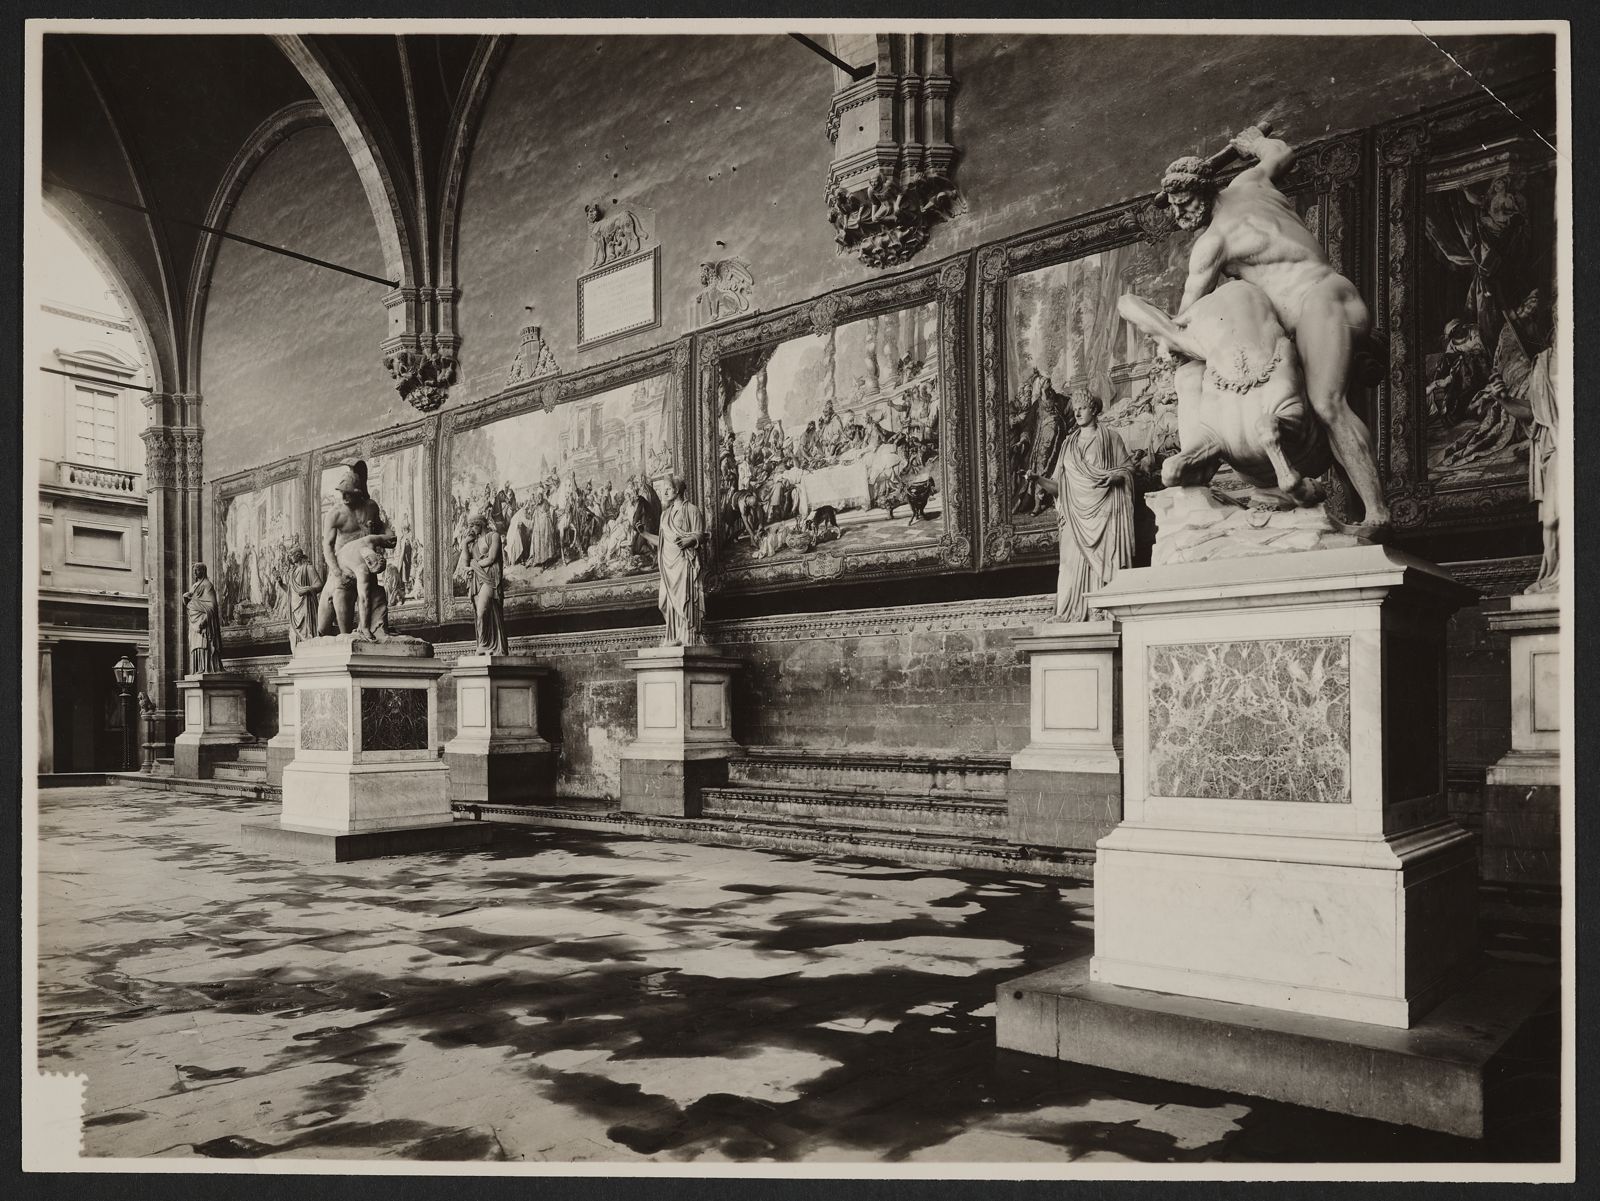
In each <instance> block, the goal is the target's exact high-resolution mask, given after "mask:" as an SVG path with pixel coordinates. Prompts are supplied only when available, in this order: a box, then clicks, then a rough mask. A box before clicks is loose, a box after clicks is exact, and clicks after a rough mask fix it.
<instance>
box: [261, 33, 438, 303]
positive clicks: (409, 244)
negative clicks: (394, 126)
mask: <svg viewBox="0 0 1600 1201" xmlns="http://www.w3.org/2000/svg"><path fill="white" fill-rule="evenodd" d="M272 40H273V41H274V42H275V43H277V46H278V49H280V50H281V51H282V52H283V54H284V56H285V57H286V58H288V60H289V62H290V63H291V64H293V66H294V68H295V70H297V71H299V72H300V74H301V76H302V77H303V78H304V79H305V81H306V83H307V84H308V85H309V86H310V88H311V91H312V93H313V94H314V95H315V96H316V98H317V100H318V102H319V103H320V104H321V106H322V110H323V112H324V113H325V114H326V115H327V117H328V119H329V121H330V122H331V123H332V125H333V128H334V129H335V131H337V132H338V134H339V138H340V140H341V141H343V142H344V146H345V151H346V152H347V153H348V154H349V155H350V161H351V162H352V163H354V164H355V168H356V175H357V176H358V177H359V178H360V180H361V188H362V191H364V192H365V193H366V196H367V207H368V208H370V209H371V210H372V219H373V221H374V222H375V223H376V225H377V227H378V245H379V247H380V248H381V249H382V251H383V266H384V271H385V273H386V274H388V275H389V277H390V278H392V279H396V280H399V281H400V285H401V287H403V288H412V287H416V286H418V284H419V281H420V279H421V276H422V273H421V272H420V271H419V270H418V269H417V261H418V255H419V252H418V246H419V245H420V244H421V239H420V238H419V237H418V236H417V232H416V230H415V228H414V224H415V223H414V221H413V220H412V214H413V211H414V208H415V206H414V205H413V204H412V197H411V191H410V185H409V184H408V183H407V182H406V181H407V173H406V171H405V170H404V169H403V168H402V167H401V165H400V164H399V161H398V158H397V156H396V155H395V153H394V150H393V148H392V147H391V146H390V145H389V144H388V140H387V139H386V138H385V137H383V136H382V135H381V134H380V132H379V129H378V126H377V125H376V123H375V122H373V121H371V120H370V119H368V117H367V114H366V111H365V109H364V106H363V105H362V103H361V101H360V99H359V97H358V96H357V94H356V92H355V90H354V88H353V87H352V86H351V85H350V84H349V83H347V82H346V81H344V80H343V79H341V78H340V76H339V75H338V73H337V72H336V71H335V70H334V69H333V67H332V65H331V64H330V63H329V62H328V61H327V59H326V58H325V56H324V55H323V53H322V52H321V51H320V50H319V49H318V48H317V47H315V46H313V45H312V44H311V42H310V41H309V40H308V39H307V38H305V37H301V36H299V35H297V34H275V35H273V39H272Z"/></svg>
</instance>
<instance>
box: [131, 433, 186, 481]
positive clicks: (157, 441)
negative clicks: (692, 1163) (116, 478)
mask: <svg viewBox="0 0 1600 1201" xmlns="http://www.w3.org/2000/svg"><path fill="white" fill-rule="evenodd" d="M139 437H140V438H141V439H143V441H144V478H145V487H146V488H171V487H172V486H173V485H174V484H175V483H176V482H177V475H178V448H177V441H178V439H177V431H176V430H174V429H171V428H169V427H168V426H165V425H152V426H148V427H146V428H145V429H144V430H143V431H142V432H141V433H140V435H139Z"/></svg>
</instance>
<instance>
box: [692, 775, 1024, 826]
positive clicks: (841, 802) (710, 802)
mask: <svg viewBox="0 0 1600 1201" xmlns="http://www.w3.org/2000/svg"><path fill="white" fill-rule="evenodd" d="M704 796H705V816H707V817H716V818H727V819H730V820H731V819H741V818H749V819H754V820H757V821H766V820H776V821H781V822H785V823H795V822H809V823H813V824H820V825H837V824H844V825H848V826H852V827H859V828H863V829H876V830H882V831H885V832H891V833H893V832H901V833H903V832H906V831H914V832H918V833H930V834H980V835H984V836H986V837H1003V836H1004V835H1005V833H1006V805H1005V802H1004V801H1003V800H975V799H971V798H970V797H961V798H959V799H952V798H948V797H940V796H937V795H925V796H920V797H907V796H870V795H867V794H864V793H855V792H843V791H832V790H822V789H801V788H792V787H776V786H766V787H748V786H746V787H734V786H731V785H730V786H729V787H726V788H708V789H706V790H705V794H704Z"/></svg>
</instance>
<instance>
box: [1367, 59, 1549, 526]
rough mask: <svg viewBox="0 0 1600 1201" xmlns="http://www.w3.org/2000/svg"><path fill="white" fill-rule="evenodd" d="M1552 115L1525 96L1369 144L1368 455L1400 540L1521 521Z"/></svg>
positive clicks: (1541, 381)
mask: <svg viewBox="0 0 1600 1201" xmlns="http://www.w3.org/2000/svg"><path fill="white" fill-rule="evenodd" d="M1502 100H1503V103H1502ZM1552 105H1553V99H1552V96H1551V94H1550V92H1549V89H1548V87H1547V86H1532V85H1530V86H1524V87H1521V88H1516V89H1512V90H1510V91H1508V92H1507V94H1506V95H1505V96H1504V97H1503V98H1491V97H1484V98H1483V99H1482V100H1481V101H1473V102H1470V103H1466V104H1461V105H1456V106H1453V107H1451V108H1449V109H1446V110H1443V111H1440V112H1437V113H1435V114H1433V115H1431V116H1427V117H1419V118H1416V119H1414V120H1411V121H1406V122H1401V123H1397V124H1395V125H1392V126H1388V127H1386V128H1384V129H1381V130H1380V131H1379V132H1378V140H1377V154H1378V159H1379V163H1380V168H1381V174H1380V180H1379V198H1378V204H1379V209H1378V211H1379V214H1380V216H1381V220H1380V222H1379V230H1378V236H1379V239H1380V242H1379V251H1380V261H1381V265H1382V268H1383V270H1384V273H1385V285H1386V286H1385V287H1384V288H1383V289H1382V290H1381V291H1380V294H1379V311H1378V318H1379V322H1380V326H1381V328H1382V329H1383V330H1384V332H1385V333H1386V334H1387V336H1388V337H1389V340H1390V344H1391V348H1390V372H1389V378H1388V380H1387V381H1386V382H1385V385H1384V387H1383V394H1382V399H1383V409H1384V413H1385V417H1386V421H1385V428H1384V431H1383V432H1384V435H1385V436H1384V439H1383V443H1382V445H1381V447H1380V451H1381V455H1382V465H1383V467H1384V468H1385V472H1386V475H1387V477H1388V482H1389V485H1390V487H1391V489H1392V490H1393V492H1394V493H1395V495H1396V499H1395V502H1394V505H1393V508H1394V515H1395V522H1396V524H1397V525H1398V526H1399V527H1400V528H1402V529H1406V528H1415V527H1418V526H1422V525H1428V526H1432V527H1441V526H1444V527H1448V526H1456V525H1473V524H1481V523H1485V522H1498V521H1507V520H1518V519H1521V518H1524V517H1525V516H1526V515H1527V512H1528V505H1529V503H1530V500H1529V464H1528V454H1529V439H1530V435H1531V433H1532V425H1533V412H1534V409H1535V407H1536V406H1537V404H1538V402H1539V400H1540V397H1539V395H1538V393H1540V392H1541V391H1543V392H1545V393H1546V394H1548V393H1549V391H1550V390H1551V389H1552V388H1553V387H1554V376H1553V374H1552V372H1553V366H1554V357H1555V350H1554V343H1555V324H1556V306H1557V304H1559V303H1560V301H1559V299H1558V298H1557V297H1556V295H1555V272H1556V266H1555V246H1556V222H1555V154H1554V151H1553V150H1552V149H1551V146H1550V143H1549V142H1548V141H1546V140H1545V135H1546V134H1548V131H1549V129H1550V128H1551V126H1552V114H1553V108H1552ZM1507 106H1509V108H1508V107H1507Z"/></svg>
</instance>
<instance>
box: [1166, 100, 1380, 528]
mask: <svg viewBox="0 0 1600 1201" xmlns="http://www.w3.org/2000/svg"><path fill="white" fill-rule="evenodd" d="M1235 152H1236V153H1238V154H1242V155H1245V156H1246V157H1249V158H1253V159H1255V160H1256V162H1255V165H1254V166H1252V167H1250V168H1248V169H1246V170H1244V171H1241V172H1240V173H1239V174H1238V175H1236V176H1235V177H1234V178H1233V179H1232V180H1231V181H1230V182H1229V184H1228V186H1227V187H1225V188H1221V189H1218V188H1217V187H1216V185H1215V182H1214V179H1213V174H1214V171H1215V164H1216V163H1217V162H1218V161H1219V159H1220V158H1221V157H1223V156H1214V157H1213V158H1212V159H1210V160H1207V159H1201V158H1198V157H1196V156H1192V155H1191V156H1186V157H1184V158H1180V159H1177V160H1175V161H1174V162H1173V163H1171V164H1170V165H1169V166H1168V167H1167V170H1166V173H1165V174H1164V175H1163V176H1162V179H1161V193H1160V195H1159V196H1158V197H1157V203H1158V204H1164V205H1166V206H1168V207H1170V208H1171V209H1172V212H1173V216H1174V217H1175V219H1176V220H1177V223H1178V226H1179V227H1180V228H1182V229H1203V230H1204V232H1202V233H1201V234H1200V236H1199V237H1198V238H1196V239H1195V242H1194V245H1193V247H1192V248H1191V249H1190V252H1189V276H1188V280H1187V282H1186V283H1185V284H1184V289H1183V301H1182V304H1181V306H1180V308H1179V311H1178V314H1177V317H1176V320H1177V322H1178V324H1179V325H1182V324H1184V315H1185V313H1186V312H1187V311H1188V309H1189V306H1190V305H1192V304H1194V303H1195V301H1197V300H1199V299H1200V298H1201V297H1202V296H1204V295H1206V294H1207V293H1209V292H1210V291H1211V290H1212V289H1213V288H1215V287H1216V286H1217V284H1218V282H1219V281H1221V280H1222V279H1223V278H1224V277H1232V278H1234V279H1242V280H1244V281H1246V282H1247V283H1251V284H1254V285H1255V286H1256V287H1258V288H1260V289H1261V290H1262V291H1263V292H1264V293H1266V296H1267V299H1268V300H1269V301H1270V302H1271V303H1272V309H1273V312H1274V314H1275V315H1276V316H1277V318H1278V321H1279V323H1280V324H1281V325H1282V326H1283V328H1284V329H1285V330H1287V331H1288V333H1289V335H1290V336H1291V337H1292V338H1293V339H1294V342H1295V349H1296V351H1297V352H1298V354H1299V356H1300V365H1301V368H1302V369H1303V371H1304V373H1305V389H1306V399H1307V400H1309V401H1310V402H1311V406H1312V408H1313V409H1315V410H1316V414H1317V418H1318V419H1319V420H1320V421H1321V423H1322V425H1323V427H1324V428H1325V429H1326V430H1327V434H1328V442H1329V446H1330V448H1331V449H1332V451H1333V456H1334V458H1335V459H1337V460H1338V462H1339V465H1340V466H1341V467H1343V468H1344V470H1345V473H1346V474H1347V475H1348V476H1349V477H1350V482H1351V483H1352V484H1353V485H1355V490H1356V493H1357V495H1359V496H1360V497H1361V504H1362V507H1363V508H1364V509H1365V510H1366V516H1365V519H1364V523H1363V527H1362V530H1361V532H1362V533H1364V534H1366V535H1368V536H1369V537H1373V538H1380V537H1382V536H1383V534H1384V533H1385V532H1386V531H1387V528H1388V526H1389V507H1388V504H1387V502H1386V501H1385V500H1384V495H1383V487H1382V484H1381V483H1380V481H1379V479H1378V466H1377V459H1376V456H1375V455H1374V453H1373V449H1372V434H1371V432H1370V431H1369V430H1368V429H1367V427H1366V424H1365V423H1364V422H1363V421H1362V420H1361V418H1360V417H1358V416H1356V414H1355V411H1354V410H1352V409H1351V408H1350V402H1349V390H1350V381H1351V378H1352V371H1353V367H1354V362H1355V358H1356V354H1357V352H1358V351H1370V349H1371V347H1370V345H1369V343H1368V335H1369V332H1370V317H1369V315H1368V313H1367V306H1366V302H1365V301H1363V300H1362V299H1361V293H1360V292H1358V291H1357V290H1356V286H1355V285H1354V284H1353V283H1351V282H1350V281H1349V280H1348V279H1346V278H1345V277H1344V276H1342V275H1340V274H1339V273H1338V272H1337V271H1335V270H1334V269H1333V266H1332V264H1330V263H1329V262H1328V258H1327V255H1325V254H1324V253H1323V251H1322V247H1321V245H1320V244H1319V243H1318V241H1317V239H1316V238H1315V237H1314V236H1313V235H1312V233H1311V231H1310V230H1309V229H1307V228H1306V225H1305V222H1303V221H1302V220H1301V219H1300V215H1299V214H1298V213H1297V212H1296V211H1295V207H1294V203H1293V202H1292V201H1291V200H1290V199H1289V198H1288V197H1287V196H1285V195H1284V194H1283V193H1282V192H1281V191H1279V190H1278V187H1277V181H1278V180H1280V179H1282V178H1283V177H1284V175H1285V173H1286V172H1287V171H1288V170H1289V167H1290V165H1291V164H1292V163H1293V162H1294V151H1292V150H1291V149H1290V148H1289V146H1288V144H1287V143H1286V142H1283V141H1281V140H1279V139H1277V138H1274V137H1269V136H1268V134H1267V133H1266V132H1264V131H1263V130H1262V129H1260V128H1258V127H1256V126H1251V127H1250V128H1248V129H1245V130H1243V131H1242V132H1240V133H1239V134H1237V135H1235V137H1234V138H1233V140H1232V142H1231V143H1230V151H1229V152H1225V153H1235Z"/></svg>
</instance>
